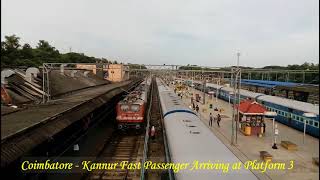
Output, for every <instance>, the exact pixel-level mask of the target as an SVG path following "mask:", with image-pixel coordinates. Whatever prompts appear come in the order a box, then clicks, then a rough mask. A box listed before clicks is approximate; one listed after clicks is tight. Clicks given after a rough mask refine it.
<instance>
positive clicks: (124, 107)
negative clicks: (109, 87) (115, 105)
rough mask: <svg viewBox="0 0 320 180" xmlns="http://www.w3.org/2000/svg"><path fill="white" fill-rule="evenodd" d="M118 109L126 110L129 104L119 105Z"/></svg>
mask: <svg viewBox="0 0 320 180" xmlns="http://www.w3.org/2000/svg"><path fill="white" fill-rule="evenodd" d="M120 109H121V111H124V112H127V111H128V110H129V106H128V105H121V106H120Z"/></svg>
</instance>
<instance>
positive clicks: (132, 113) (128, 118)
mask: <svg viewBox="0 0 320 180" xmlns="http://www.w3.org/2000/svg"><path fill="white" fill-rule="evenodd" d="M148 89H149V87H148V85H147V84H146V81H144V82H142V83H141V84H140V85H139V86H137V87H136V88H135V89H134V91H132V92H131V93H129V94H128V95H127V96H126V97H125V98H124V99H123V100H121V101H119V102H118V104H117V107H116V108H117V118H116V119H117V124H118V129H128V128H135V129H140V128H141V127H143V125H144V119H145V110H146V105H147V96H148Z"/></svg>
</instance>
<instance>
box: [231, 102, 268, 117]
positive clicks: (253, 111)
mask: <svg viewBox="0 0 320 180" xmlns="http://www.w3.org/2000/svg"><path fill="white" fill-rule="evenodd" d="M236 108H238V105H237V106H236ZM266 111H267V109H266V108H265V107H264V106H262V105H261V104H259V103H258V102H256V101H251V100H244V101H241V102H240V108H239V112H240V113H241V114H243V115H263V113H264V112H266Z"/></svg>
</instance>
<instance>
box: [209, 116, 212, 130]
mask: <svg viewBox="0 0 320 180" xmlns="http://www.w3.org/2000/svg"><path fill="white" fill-rule="evenodd" d="M212 120H213V116H212V113H210V115H209V126H211V127H212Z"/></svg>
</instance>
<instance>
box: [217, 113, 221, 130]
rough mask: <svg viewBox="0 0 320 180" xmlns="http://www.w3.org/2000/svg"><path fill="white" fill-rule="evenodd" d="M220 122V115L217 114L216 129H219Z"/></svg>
mask: <svg viewBox="0 0 320 180" xmlns="http://www.w3.org/2000/svg"><path fill="white" fill-rule="evenodd" d="M220 121H221V116H220V114H218V116H217V124H218V127H220Z"/></svg>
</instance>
